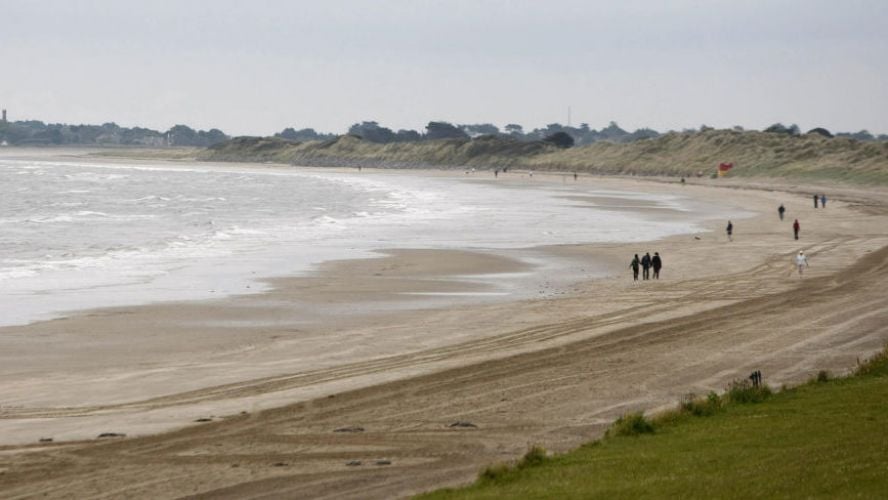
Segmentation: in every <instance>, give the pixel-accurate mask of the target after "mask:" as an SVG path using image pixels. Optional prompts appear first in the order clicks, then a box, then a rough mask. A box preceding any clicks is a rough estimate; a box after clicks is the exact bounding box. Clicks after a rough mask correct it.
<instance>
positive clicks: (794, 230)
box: [792, 219, 802, 239]
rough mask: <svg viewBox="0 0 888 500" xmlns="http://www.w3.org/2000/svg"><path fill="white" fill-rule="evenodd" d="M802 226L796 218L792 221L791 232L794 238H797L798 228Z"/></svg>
mask: <svg viewBox="0 0 888 500" xmlns="http://www.w3.org/2000/svg"><path fill="white" fill-rule="evenodd" d="M801 228H802V226H801V225H799V220H798V219H796V220H795V222H793V223H792V233H793V234H794V235H795V239H799V230H800V229H801Z"/></svg>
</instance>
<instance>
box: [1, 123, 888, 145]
mask: <svg viewBox="0 0 888 500" xmlns="http://www.w3.org/2000/svg"><path fill="white" fill-rule="evenodd" d="M712 129H713V128H712V127H708V126H706V125H701V126H700V127H699V128H698V129H693V128H692V129H684V130H682V132H685V133H693V132H705V131H707V130H712ZM733 129H734V130H738V131H743V130H744V129H743V128H742V127H733ZM763 131H764V132H768V133H774V134H786V135H795V136H798V135H801V134H802V133H801V130H800V129H799V126H798V125H794V124H793V125H783V124H782V123H775V124H773V125H771V126H769V127H767V128H765V129H764V130H763ZM347 134H348V135H352V136H356V137H360V138H361V139H363V140H366V141H370V142H374V143H380V144H387V143H396V142H416V141H424V140H439V139H475V138H478V137H485V136H488V137H500V138H509V139H513V140H517V141H545V142H549V143H551V144H554V145H556V146H559V147H571V146H574V145H585V144H591V143H593V142H597V141H609V142H616V143H625V142H634V141H638V140H644V139H651V138H655V137H658V136H660V135H661V134H660V132H657V131H656V130H653V129H650V128H639V129H636V130H634V131H628V130H625V129H623V128H622V127H620V126H619V125H618V124H617V123H616V122H610V123H609V124H608V126H606V127H603V128H601V129H599V130H596V129H593V128H591V127H590V126H589V124H587V123H583V124H580V125H579V126H570V125H562V124H560V123H550V124H548V125H546V126H545V127H540V128H535V129H532V130H527V131H525V129H524V127H522V126H521V125H519V124H517V123H510V124H507V125H506V126H505V127H503V128H502V129H501V128H499V127H497V126H496V125H493V124H491V123H480V124H462V125H458V124H452V123H448V122H445V121H431V122H429V123H428V124H427V125H426V127H425V130H423V131H422V132H420V131H417V130H410V129H400V130H397V131H396V130H392V129H391V128H388V127H385V126H383V125H380V124H379V122H376V121H362V122H359V123H355V124H353V125H352V126H351V127H349V128H348V132H347ZM806 134H819V135H822V136H824V137H847V138H850V139H855V140H858V141H888V135H885V134H880V135H873V134H871V133H869V132H868V131H866V130H861V131H859V132H838V133H836V134H833V133H831V132H830V131H829V130H827V129H825V128H822V127H817V128H813V129H811V130H809V131H807V132H806ZM275 137H278V138H281V139H285V140H289V141H297V142H305V141H326V140H331V139H335V138H337V137H339V134H332V133H320V132H317V131H315V129H313V128H302V129H296V128H294V127H288V128H285V129H284V130H282V131H281V132H278V133H277V134H275ZM228 139H230V137H229V136H228V135H227V134H225V133H224V132H222V131H221V130H219V129H216V128H214V129H210V130H195V129H192V128H191V127H188V126H187V125H176V126H174V127H172V128H170V129H169V130H166V131H158V130H152V129H148V128H143V127H132V128H127V127H121V126H119V125H117V124H116V123H105V124H102V125H68V124H61V123H50V124H46V123H43V122H41V121H36V120H30V121H17V122H0V144H3V143H5V144H10V145H36V146H40V145H66V144H70V145H122V146H151V147H172V146H190V147H208V146H212V145H214V144H218V143H220V142H224V141H226V140H228Z"/></svg>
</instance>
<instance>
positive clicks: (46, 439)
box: [40, 438, 52, 443]
mask: <svg viewBox="0 0 888 500" xmlns="http://www.w3.org/2000/svg"><path fill="white" fill-rule="evenodd" d="M40 442H41V443H51V442H52V438H40Z"/></svg>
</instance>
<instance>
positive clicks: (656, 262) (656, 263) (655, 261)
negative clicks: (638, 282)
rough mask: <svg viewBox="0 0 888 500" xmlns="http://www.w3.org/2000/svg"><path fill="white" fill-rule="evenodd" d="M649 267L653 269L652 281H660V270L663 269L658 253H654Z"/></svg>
mask: <svg viewBox="0 0 888 500" xmlns="http://www.w3.org/2000/svg"><path fill="white" fill-rule="evenodd" d="M651 267H653V268H654V279H655V280H658V279H660V269H662V268H663V261H662V260H661V259H660V252H654V258H652V259H651Z"/></svg>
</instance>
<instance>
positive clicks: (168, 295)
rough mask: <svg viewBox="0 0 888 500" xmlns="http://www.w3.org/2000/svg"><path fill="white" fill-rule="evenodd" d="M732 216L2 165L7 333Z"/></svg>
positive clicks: (380, 181) (234, 170)
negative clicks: (385, 262) (333, 271)
mask: <svg viewBox="0 0 888 500" xmlns="http://www.w3.org/2000/svg"><path fill="white" fill-rule="evenodd" d="M477 175H478V176H480V175H483V174H477ZM578 195H579V196H578ZM596 197H598V199H600V200H611V201H612V200H614V199H616V200H624V201H625V203H624V204H622V205H621V204H619V203H617V204H616V206H615V204H614V203H612V202H608V203H601V204H600V206H597V204H596V202H595V200H596ZM638 206H643V207H645V208H646V209H648V210H645V211H644V213H642V212H639V211H638V210H634V209H631V208H633V207H638ZM723 212H724V211H722V210H719V209H714V208H713V207H707V208H706V209H705V210H704V209H701V207H700V206H699V204H698V203H697V202H695V201H693V200H689V199H684V198H679V197H677V196H669V195H654V194H645V193H630V192H615V191H604V190H591V189H589V188H588V186H576V185H570V184H568V185H563V186H558V185H545V186H541V187H534V188H526V187H521V186H517V185H514V184H507V183H505V182H501V183H492V182H480V181H479V179H478V178H477V177H475V176H466V177H465V178H459V177H430V176H410V175H406V174H390V173H386V174H385V175H381V174H376V175H374V173H373V172H372V171H370V172H366V171H365V172H363V173H357V172H355V173H341V172H319V171H317V170H301V169H296V168H292V169H287V168H260V167H256V168H251V167H234V166H231V167H229V166H225V167H216V166H207V165H204V164H199V163H195V164H186V165H175V166H170V165H154V166H146V165H143V164H139V165H126V164H113V165H109V164H102V163H98V162H95V163H93V162H89V161H82V160H81V161H74V162H60V161H26V160H4V159H0V287H2V288H0V290H2V291H0V299H2V305H0V325H10V324H23V323H27V322H30V321H34V320H38V319H45V318H50V317H53V316H55V315H57V314H58V313H59V312H61V311H69V310H80V309H86V308H93V307H98V306H110V305H124V304H141V303H148V302H156V301H173V300H193V299H205V298H210V297H219V296H224V295H230V294H240V293H249V292H258V291H261V290H262V289H264V286H265V285H263V284H262V283H261V282H259V281H257V279H258V278H263V277H271V276H281V275H292V274H297V273H300V272H304V271H306V270H308V269H310V268H311V266H312V265H314V264H316V263H319V262H322V261H325V260H332V259H342V258H352V257H366V256H371V255H373V254H372V251H373V250H374V249H380V248H451V249H476V250H495V249H513V248H526V247H534V246H540V245H551V244H570V243H585V242H627V241H648V240H654V239H658V238H662V237H665V236H669V235H674V234H681V233H691V232H697V231H700V230H701V229H700V227H699V223H700V222H702V221H703V220H704V219H705V218H706V217H716V216H717V217H722V216H723V215H724V213H727V212H724V213H723ZM676 213H677V214H680V215H679V216H677V217H676V216H675V214H676ZM731 213H733V214H734V215H736V213H735V212H731ZM702 214H705V216H704V215H702ZM666 215H669V216H666ZM491 294H492V295H491V296H493V295H498V292H491Z"/></svg>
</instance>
